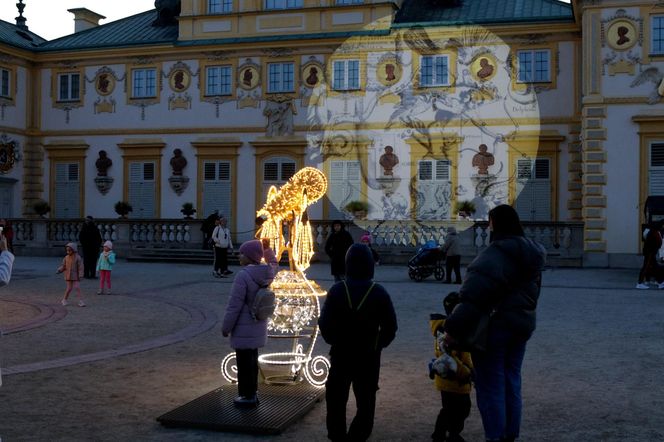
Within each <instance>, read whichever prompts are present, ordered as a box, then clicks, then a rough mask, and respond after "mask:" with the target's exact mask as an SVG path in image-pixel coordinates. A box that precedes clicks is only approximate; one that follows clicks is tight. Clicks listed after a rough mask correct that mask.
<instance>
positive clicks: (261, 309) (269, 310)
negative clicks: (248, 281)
mask: <svg viewBox="0 0 664 442" xmlns="http://www.w3.org/2000/svg"><path fill="white" fill-rule="evenodd" d="M250 277H251V276H250ZM252 279H253V278H252ZM254 282H256V280H254ZM275 300H276V296H275V294H274V290H272V289H271V288H270V287H269V285H260V284H259V286H258V291H257V292H256V296H255V297H254V302H252V303H251V305H249V313H250V314H251V317H252V318H254V321H264V320H266V319H269V318H270V317H272V314H273V313H274V309H275Z"/></svg>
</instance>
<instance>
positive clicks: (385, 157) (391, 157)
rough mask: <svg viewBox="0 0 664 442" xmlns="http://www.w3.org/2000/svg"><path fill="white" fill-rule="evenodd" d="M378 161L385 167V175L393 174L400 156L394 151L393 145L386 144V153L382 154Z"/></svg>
mask: <svg viewBox="0 0 664 442" xmlns="http://www.w3.org/2000/svg"><path fill="white" fill-rule="evenodd" d="M378 163H379V164H380V166H381V167H382V168H383V175H385V176H392V175H393V174H394V172H393V171H392V169H394V167H395V166H396V165H397V164H399V157H398V156H397V155H396V154H395V153H394V148H393V147H392V146H385V153H384V154H382V155H381V156H380V159H379V160H378Z"/></svg>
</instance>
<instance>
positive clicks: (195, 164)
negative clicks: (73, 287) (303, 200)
mask: <svg viewBox="0 0 664 442" xmlns="http://www.w3.org/2000/svg"><path fill="white" fill-rule="evenodd" d="M26 3H29V0H27V1H26ZM155 4H156V9H155V10H152V11H147V12H145V13H141V14H137V15H134V16H131V17H127V18H125V19H122V20H118V21H115V22H111V23H108V24H104V25H98V22H99V20H100V19H102V18H103V17H102V16H100V15H99V14H96V13H94V12H93V11H89V10H87V9H82V8H81V9H72V10H70V12H72V13H73V15H74V18H75V23H76V32H75V33H73V34H71V35H69V36H66V37H62V38H59V39H56V40H53V41H45V40H44V39H42V38H40V37H39V36H37V35H35V34H34V33H32V32H31V31H30V30H29V27H28V26H26V24H29V17H26V18H27V22H26V21H25V20H26V18H24V17H23V16H22V15H19V17H18V18H17V22H16V23H7V22H2V21H0V80H1V84H0V134H1V138H0V216H2V217H13V218H20V217H31V216H34V209H33V206H34V203H35V202H36V201H38V200H45V201H47V202H48V203H49V205H50V207H51V212H50V216H51V217H52V218H58V219H65V218H82V217H84V216H85V215H88V214H90V215H93V216H95V217H99V218H113V217H116V216H117V215H116V213H115V210H114V206H115V204H116V203H117V202H119V201H126V202H128V203H129V204H130V205H131V206H132V208H133V211H132V212H131V213H130V214H129V216H130V217H133V218H150V219H155V218H156V219H159V218H181V217H182V214H181V209H182V205H183V204H184V203H192V204H193V206H194V207H195V208H196V210H197V213H196V215H197V216H198V217H199V218H204V217H206V216H207V215H209V214H210V213H212V212H213V211H215V210H218V211H219V212H220V213H222V214H224V215H225V216H226V217H227V218H228V219H229V224H230V226H231V229H232V230H233V231H235V232H238V238H237V240H240V241H241V240H244V239H247V238H248V237H249V236H250V235H251V233H250V232H251V230H252V229H253V228H254V218H255V212H256V209H257V208H259V207H260V206H262V204H263V202H264V199H265V195H266V193H267V189H268V188H269V187H270V186H272V185H279V184H283V183H284V182H285V181H286V180H287V179H288V178H289V177H290V176H291V175H292V174H293V173H294V172H295V171H296V170H298V169H299V168H301V167H303V166H314V167H317V168H320V169H321V170H323V171H324V173H325V175H326V176H327V177H328V180H329V189H328V193H327V196H326V198H324V200H323V201H322V202H319V203H317V204H316V205H314V206H313V207H312V209H311V211H310V213H309V216H310V217H311V218H312V219H318V220H325V219H333V218H340V217H347V216H351V215H350V213H351V212H352V211H353V210H357V209H364V210H363V211H365V212H366V216H367V218H368V219H374V220H404V221H408V220H411V221H414V222H426V221H429V220H435V221H441V220H442V221H445V220H455V219H457V218H458V217H459V216H464V214H466V215H468V216H471V217H473V218H475V219H484V218H486V213H487V212H488V210H489V209H490V208H492V207H494V206H496V205H498V204H502V203H508V204H513V205H514V206H515V207H516V208H517V210H518V211H519V213H520V215H521V217H522V219H524V220H527V221H540V222H556V221H561V222H565V221H581V222H583V223H584V240H583V241H584V251H585V253H586V262H588V263H590V264H606V263H609V262H610V260H611V259H614V260H620V259H622V258H624V257H629V256H633V255H635V254H637V253H639V251H640V247H641V240H640V230H641V224H642V223H643V222H644V221H645V218H644V210H643V209H644V204H645V200H646V198H647V197H648V196H655V195H664V124H662V123H663V122H664V105H663V104H662V100H661V97H662V95H664V83H663V82H662V80H663V79H664V4H663V3H661V2H659V1H655V0H633V1H628V0H623V1H612V0H604V1H602V0H593V1H573V2H572V4H567V3H562V2H558V1H555V0H528V1H522V0H490V1H487V0H448V1H445V0H394V1H385V0H181V1H157V2H155ZM350 203H352V204H350ZM472 209H474V213H473V214H470V213H466V212H470V211H471V210H472ZM241 232H245V233H241Z"/></svg>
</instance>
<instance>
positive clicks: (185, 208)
mask: <svg viewBox="0 0 664 442" xmlns="http://www.w3.org/2000/svg"><path fill="white" fill-rule="evenodd" d="M180 212H182V214H183V215H184V218H185V219H192V215H193V214H194V213H196V209H194V204H193V203H184V204H182V209H181V210H180Z"/></svg>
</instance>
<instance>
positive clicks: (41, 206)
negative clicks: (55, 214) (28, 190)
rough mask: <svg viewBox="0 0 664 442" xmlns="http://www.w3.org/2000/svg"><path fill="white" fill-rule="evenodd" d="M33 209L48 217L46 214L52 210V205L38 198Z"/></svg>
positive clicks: (38, 213)
mask: <svg viewBox="0 0 664 442" xmlns="http://www.w3.org/2000/svg"><path fill="white" fill-rule="evenodd" d="M32 208H33V210H34V211H35V213H36V214H37V215H39V216H40V217H42V218H46V214H47V213H48V212H50V211H51V206H49V205H48V203H47V202H46V201H44V200H37V201H35V203H34V204H33V205H32Z"/></svg>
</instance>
